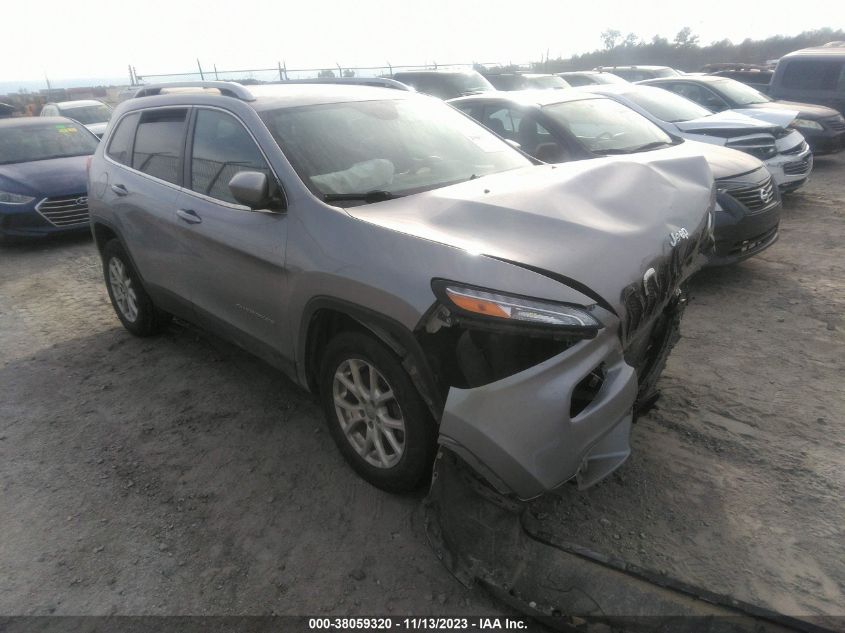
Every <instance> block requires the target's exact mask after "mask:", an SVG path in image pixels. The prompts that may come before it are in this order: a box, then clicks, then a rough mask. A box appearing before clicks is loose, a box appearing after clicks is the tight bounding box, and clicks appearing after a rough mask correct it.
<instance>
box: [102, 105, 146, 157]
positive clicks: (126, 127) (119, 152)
mask: <svg viewBox="0 0 845 633" xmlns="http://www.w3.org/2000/svg"><path fill="white" fill-rule="evenodd" d="M139 116H140V115H139V114H137V113H136V114H129V115H127V116H125V117H123V118H122V119H121V120H120V123H118V124H117V129H116V130H115V131H114V132H112V135H111V138H110V139H109V146H108V149H106V155H107V156H108V157H109V158H111V159H112V160H115V161H117V162H118V163H121V164H122V165H128V164H129V161H130V159H131V158H132V156H131V153H130V152H131V151H132V137H133V134H134V132H135V123H137V121H138V117H139Z"/></svg>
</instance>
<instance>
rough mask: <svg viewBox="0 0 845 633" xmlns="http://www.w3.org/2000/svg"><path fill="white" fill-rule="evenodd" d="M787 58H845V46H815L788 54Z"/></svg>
mask: <svg viewBox="0 0 845 633" xmlns="http://www.w3.org/2000/svg"><path fill="white" fill-rule="evenodd" d="M786 57H845V46H814V47H812V48H802V49H801V50H798V51H792V52H791V53H787V54H786V55H784V56H783V57H781V59H784V58H786Z"/></svg>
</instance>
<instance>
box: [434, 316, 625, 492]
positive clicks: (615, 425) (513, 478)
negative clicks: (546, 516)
mask: <svg viewBox="0 0 845 633" xmlns="http://www.w3.org/2000/svg"><path fill="white" fill-rule="evenodd" d="M595 371H599V372H600V373H601V374H602V375H603V382H602V383H601V385H600V387H598V388H597V390H596V392H595V394H594V396H593V397H592V400H591V401H590V402H589V404H587V405H586V406H585V407H584V408H583V409H582V410H580V411H578V410H573V394H574V392H575V389H576V386H577V385H578V384H579V383H580V382H581V381H582V380H584V379H586V378H587V377H588V376H590V374H591V373H593V372H595ZM637 386H638V385H637V375H636V372H635V370H634V369H633V368H632V367H631V366H630V365H629V364H627V363H626V362H625V360H624V358H623V352H622V347H621V343H620V340H619V336H618V334H617V328H616V327H605V328H604V329H602V330H600V331H599V333H598V335H597V336H596V337H595V338H594V339H591V340H587V341H581V342H579V343H577V344H576V345H574V346H573V347H570V348H569V349H567V350H565V351H564V352H562V353H560V354H558V355H556V356H553V357H552V358H549V359H548V360H546V361H544V362H543V363H540V364H539V365H536V366H534V367H531V368H529V369H526V370H524V371H522V372H519V373H517V374H514V375H512V376H509V377H507V378H504V379H502V380H498V381H496V382H493V383H490V384H487V385H484V386H482V387H475V388H471V389H458V388H452V389H451V390H450V392H449V395H448V398H447V401H446V406H445V410H444V412H443V417H442V421H441V424H440V438H439V441H440V443H441V444H442V445H443V446H445V447H447V448H449V449H450V450H451V451H453V452H454V453H456V454H457V455H459V456H460V457H461V458H462V459H463V460H464V461H466V462H467V463H468V464H469V465H470V466H472V467H473V469H474V470H476V471H477V472H478V473H480V474H481V475H482V476H484V478H485V479H486V480H487V481H488V482H489V483H490V484H491V485H493V486H494V487H495V488H496V489H498V490H499V491H500V492H503V493H513V494H515V495H516V496H517V497H519V498H520V499H531V498H534V497H537V496H539V495H541V494H543V493H545V492H548V491H550V490H553V489H554V488H557V487H558V486H560V485H562V484H564V483H565V482H567V481H569V480H570V479H572V478H573V477H576V476H577V481H578V484H579V485H580V486H581V487H588V486H591V485H593V484H594V483H596V482H598V481H600V480H601V479H603V478H604V477H606V476H607V475H609V474H610V473H611V472H613V471H614V470H615V469H616V468H618V467H619V466H620V465H621V464H622V463H623V462H624V461H625V460H626V459H627V457H628V455H629V454H630V444H629V435H630V427H631V422H632V411H633V406H634V402H635V399H636V397H637Z"/></svg>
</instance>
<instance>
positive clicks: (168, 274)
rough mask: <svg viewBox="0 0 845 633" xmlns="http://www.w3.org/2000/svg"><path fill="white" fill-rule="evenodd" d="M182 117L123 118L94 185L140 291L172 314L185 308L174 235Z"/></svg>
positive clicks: (159, 112) (148, 114) (165, 112)
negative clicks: (115, 226)
mask: <svg viewBox="0 0 845 633" xmlns="http://www.w3.org/2000/svg"><path fill="white" fill-rule="evenodd" d="M188 114H189V109H188V108H185V107H181V108H151V109H149V110H142V111H140V112H131V113H129V114H127V115H126V116H124V117H123V118H122V119H121V120H120V121H119V122H118V124H117V127H116V128H115V131H114V133H113V134H111V136H110V138H109V141H108V142H109V145H108V147H107V148H106V152H105V155H106V158H107V161H108V163H110V165H109V170H108V174H107V179H106V182H104V183H102V184H101V185H100V186H101V188H102V191H103V193H102V197H103V202H104V203H105V204H106V205H107V206H108V207H110V208H111V209H113V211H114V220H115V222H116V223H117V224H118V229H119V231H120V234H121V235H122V236H123V238H124V243H125V245H126V247H127V249H128V250H129V254H130V256H131V257H132V260H133V263H134V264H135V267H136V268H137V269H138V272H139V274H140V275H141V278H142V279H143V281H144V286H145V288H146V289H147V291H148V292H149V293H150V295H151V296H152V298H153V300H154V301H155V303H156V304H157V305H159V306H160V307H162V308H164V309H166V310H171V311H176V312H177V313H179V312H183V311H184V306H185V305H188V304H189V302H188V299H187V289H188V288H189V284H188V283H186V281H185V279H184V278H183V277H182V276H181V274H180V264H181V262H182V245H181V244H180V243H179V240H178V238H177V236H176V230H175V228H176V200H177V198H178V196H179V189H180V186H181V184H182V171H183V169H182V160H183V155H184V147H185V134H186V132H187V124H188ZM180 307H182V309H179V308H180Z"/></svg>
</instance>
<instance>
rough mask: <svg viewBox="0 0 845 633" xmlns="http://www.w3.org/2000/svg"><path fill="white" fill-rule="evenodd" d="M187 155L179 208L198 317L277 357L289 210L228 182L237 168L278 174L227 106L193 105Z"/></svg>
mask: <svg viewBox="0 0 845 633" xmlns="http://www.w3.org/2000/svg"><path fill="white" fill-rule="evenodd" d="M186 155H187V160H186V161H185V172H184V180H185V188H184V191H183V192H182V194H181V196H180V198H179V200H178V204H177V211H176V213H177V216H178V217H179V221H178V224H179V228H178V234H179V235H180V240H181V241H182V242H183V243H184V245H185V255H184V260H183V262H182V270H183V271H184V274H185V275H186V277H187V278H188V279H190V283H191V301H192V302H193V304H194V311H195V313H196V317H197V319H198V320H199V321H200V322H201V323H202V324H203V325H205V326H206V327H208V328H210V329H213V330H217V331H219V332H220V333H221V334H224V335H225V336H227V337H228V338H230V339H233V340H234V341H235V342H236V343H238V344H239V345H241V346H242V347H244V348H246V349H248V350H250V351H252V352H253V353H255V354H257V355H259V356H263V357H264V358H266V359H268V360H270V361H271V362H274V361H275V360H276V358H275V356H276V355H277V354H278V352H279V350H280V349H281V346H282V343H283V341H282V336H283V335H284V324H285V320H286V314H285V305H284V299H283V297H284V290H285V273H284V262H285V244H286V239H287V230H288V228H287V216H286V214H285V213H284V212H283V211H281V210H275V211H274V210H269V209H267V210H257V211H253V210H250V209H249V208H247V207H245V206H243V205H241V204H239V203H238V202H236V201H235V198H234V197H233V196H232V194H231V192H230V191H229V181H230V180H231V179H232V177H233V176H234V175H235V174H237V173H238V172H240V171H258V172H262V173H265V174H267V176H268V178H269V179H270V180H271V181H273V182H276V183H278V180H277V179H276V176H275V175H274V174H273V172H272V170H271V169H270V167H269V165H268V162H267V159H266V158H265V156H264V154H263V152H262V151H261V149H260V148H259V146H258V143H257V142H256V141H255V139H254V138H253V136H252V135H251V134H250V133H249V131H248V130H247V128H246V126H245V125H244V124H243V123H242V122H241V120H240V119H238V118H237V117H235V116H234V115H233V114H231V113H229V112H227V111H224V110H220V109H216V108H200V107H197V108H195V109H194V113H193V116H192V119H191V132H190V134H189V138H188V144H187V152H186ZM270 357H273V358H270Z"/></svg>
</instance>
